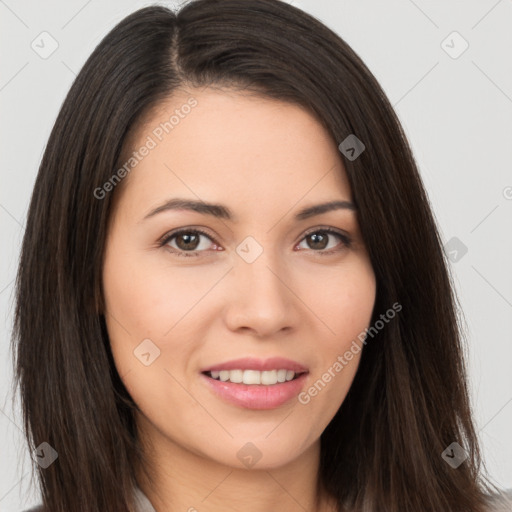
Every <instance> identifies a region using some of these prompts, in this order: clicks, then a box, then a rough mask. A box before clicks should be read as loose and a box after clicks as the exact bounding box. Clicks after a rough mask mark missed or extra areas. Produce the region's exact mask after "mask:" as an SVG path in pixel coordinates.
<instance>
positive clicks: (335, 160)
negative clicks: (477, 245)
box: [14, 0, 508, 512]
mask: <svg viewBox="0 0 512 512" xmlns="http://www.w3.org/2000/svg"><path fill="white" fill-rule="evenodd" d="M454 301H455V297H454V293H453V291H452V287H451V283H450V278H449V274H448V271H447V266H446V262H445V259H444V255H443V251H442V246H441V240H440V237H439V234H438V231H437V228H436V225H435V222H434V219H433V215H432V212H431V210H430V206H429V203H428V199H427V196H426V193H425V190H424V188H423V185H422V182H421V179H420V176H419V173H418V170H417V168H416V165H415V163H414V159H413V157H412V154H411V151H410V148H409V146H408V143H407V141H406V139H405V137H404V134H403V132H402V130H401V127H400V124H399V122H398V120H397V118H396V116H395V114H394V112H393V110H392V108H391V106H390V104H389V101H388V100H387V98H386V96H385V95H384V93H383V91H382V89H381V88H380V86H379V85H378V83H377V82H376V80H375V78H374V77H373V76H372V74H371V73H370V71H369V70H368V69H367V68H366V66H365V65H364V64H363V63H362V62H361V60H360V59H359V58H358V57H357V55H356V54H355V53H354V52H353V51H352V50H351V49H350V48H349V47H348V45H347V44H346V43H345V42H344V41H342V40H341V39H340V38H339V37H338V36H337V35H336V34H334V33H333V32H332V31H330V30H329V29H328V28H327V27H325V26H324V25H323V24H321V23H320V22H318V21H317V20H315V19H314V18H312V17H311V16H308V15H307V14H305V13H303V12H302V11H300V10H299V9H297V8H294V7H292V6H290V5H288V4H285V3H282V2H280V1H277V0H222V1H217V0H208V1H206V0H199V1H194V2H191V3H189V4H187V5H185V6H184V7H183V8H182V9H181V10H180V11H179V12H178V13H177V14H174V13H173V12H171V11H169V10H168V9H166V8H164V7H156V6H155V7H148V8H144V9H141V10H139V11H137V12H135V13H133V14H132V15H130V16H128V17H127V18H125V19H124V20H122V21H121V22H120V23H119V24H118V25H117V26H116V27H115V28H114V29H113V30H112V31H111V32H110V33H109V34H108V35H107V36H106V37H105V38H104V40H103V41H102V42H101V43H100V44H99V46H98V47H97V48H96V50H95V51H94V52H93V54H92V55H91V57H90V58H89V60H88V61H87V62H86V64H85V66H84V67H83V69H82V70H81V72H80V74H79V75H78V77H77V79H76V81H75V83H74V84H73V86H72V88H71V90H70V92H69V94H68V96H67V98H66V100H65V102H64V104H63V106H62V109H61V112H60V114H59V116H58V119H57V121H56V123H55V126H54V129H53V131H52V133H51V136H50V139H49V142H48V146H47V148H46V151H45V154H44V157H43V160H42V163H41V167H40V170H39V174H38V177H37V180H36V184H35V187H34V193H33V197H32V201H31V205H30V211H29V216H28V222H27V228H26V232H25V238H24V242H23V248H22V254H21V260H20V267H19V274H18V281H17V302H16V313H15V331H14V339H15V341H16V364H17V379H18V383H19V386H20V391H21V396H22V401H23V412H24V418H25V428H26V430H27V433H28V442H29V445H30V447H31V448H33V449H35V459H36V460H37V461H38V463H39V464H38V469H39V476H40V480H41V489H42V493H43V502H44V506H42V507H41V508H40V510H48V511H52V512H53V511H70V510H71V511H75V510H76V511H78V510H80V511H84V512H89V511H90V512H92V511H100V510H109V511H126V510H131V511H142V510H158V511H161V510H162V511H163V510H188V511H189V512H192V511H195V510H199V511H201V510H210V511H218V510H227V509H229V507H231V508H233V509H237V510H238V509H240V510H246V511H251V510H254V511H262V510H271V509H272V510H274V509H277V508H279V509H281V510H289V511H292V510H307V511H321V512H327V511H334V510H336V511H338V510H347V511H370V510H388V511H404V510H407V511H415V512H416V511H434V510H435V511H439V510H464V511H468V512H481V511H484V510H498V509H499V508H498V507H499V506H502V507H506V506H508V505H506V504H505V502H504V498H501V500H500V501H501V503H502V504H501V505H499V504H498V501H497V499H495V500H492V501H491V500H490V498H489V494H490V493H492V492H496V491H497V489H493V486H492V484H491V483H490V482H486V481H485V480H483V479H482V477H483V470H482V469H481V466H482V464H481V460H480V451H479V446H478V441H477V436H476V432H475V428H474V423H473V418H472V416H471V411H470V404H469V398H468V392H467V387H466V382H467V381H466V378H467V377H466V374H465V367H464V361H463V354H462V337H461V334H460V332H459V327H458V324H457V316H456V310H455V302H454ZM45 443H46V444H45ZM505 509H506V508H503V510H505Z"/></svg>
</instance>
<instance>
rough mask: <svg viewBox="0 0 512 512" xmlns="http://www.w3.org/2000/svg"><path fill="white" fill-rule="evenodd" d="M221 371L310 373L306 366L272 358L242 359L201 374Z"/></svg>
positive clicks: (209, 369)
mask: <svg viewBox="0 0 512 512" xmlns="http://www.w3.org/2000/svg"><path fill="white" fill-rule="evenodd" d="M221 370H259V371H260V372H262V371H265V370H291V371H293V372H295V373H303V372H307V371H308V369H307V368H306V367H305V366H303V365H301V364H299V363H297V362H296V361H291V360H290V359H285V358H283V357H271V358H270V359H255V358H253V357H244V358H242V359H233V360H232V361H227V362H225V363H220V364H215V365H213V366H209V367H208V368H204V369H203V370H201V372H202V373H205V372H213V371H221ZM290 382H291V381H290Z"/></svg>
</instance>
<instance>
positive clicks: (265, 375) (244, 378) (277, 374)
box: [210, 369, 295, 386]
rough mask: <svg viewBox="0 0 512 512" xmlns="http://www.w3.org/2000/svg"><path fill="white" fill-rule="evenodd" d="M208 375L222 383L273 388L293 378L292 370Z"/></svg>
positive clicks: (220, 372) (219, 372)
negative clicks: (260, 385) (228, 382)
mask: <svg viewBox="0 0 512 512" xmlns="http://www.w3.org/2000/svg"><path fill="white" fill-rule="evenodd" d="M210 375H211V377H212V378H213V379H216V380H221V381H222V382H227V381H230V382H233V383H235V384H240V383H243V384H263V385H264V386H273V385H274V384H277V383H282V382H285V381H290V380H292V379H293V378H294V377H295V372H293V371H292V370H283V369H280V370H265V371H262V372H260V371H258V370H220V371H212V372H210Z"/></svg>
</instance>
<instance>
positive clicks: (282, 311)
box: [229, 237, 293, 332]
mask: <svg viewBox="0 0 512 512" xmlns="http://www.w3.org/2000/svg"><path fill="white" fill-rule="evenodd" d="M267 240H268V238H267ZM236 252H237V256H236V260H235V265H234V269H233V272H232V276H231V279H232V283H231V287H232V290H233V295H230V296H231V300H230V301H229V311H230V321H231V322H232V323H233V322H235V323H236V324H237V326H238V327H241V326H244V327H250V328H253V329H255V330H258V331H261V332H263V331H269V330H279V329H280V328H283V327H288V326H289V325H290V324H291V323H292V321H293V319H292V310H293V293H291V291H290V290H289V289H288V286H287V285H286V283H287V282H288V271H287V267H286V266H285V262H283V261H282V260H280V258H279V254H278V251H276V250H273V249H272V248H271V247H268V246H267V247H264V246H263V244H261V243H259V242H257V241H256V240H255V239H254V238H252V237H247V238H246V239H245V240H244V241H242V242H241V243H240V244H239V246H238V247H237V249H236Z"/></svg>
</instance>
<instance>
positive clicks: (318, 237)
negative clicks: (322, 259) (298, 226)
mask: <svg viewBox="0 0 512 512" xmlns="http://www.w3.org/2000/svg"><path fill="white" fill-rule="evenodd" d="M333 238H338V240H341V247H338V248H336V247H337V246H336V244H335V243H334V244H333V243H332V242H331V240H332V239H333ZM302 240H303V241H305V242H306V244H307V246H308V247H306V249H311V250H312V251H314V252H318V253H319V254H332V253H335V252H339V251H341V250H343V249H345V248H348V247H350V245H351V240H350V238H349V237H348V236H347V235H345V234H343V233H340V232H338V231H336V230H334V229H331V228H326V229H317V230H316V231H310V232H309V233H307V234H306V236H305V237H304V238H303V239H302ZM301 243H303V242H301ZM338 245H340V244H338ZM326 249H328V250H326Z"/></svg>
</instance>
